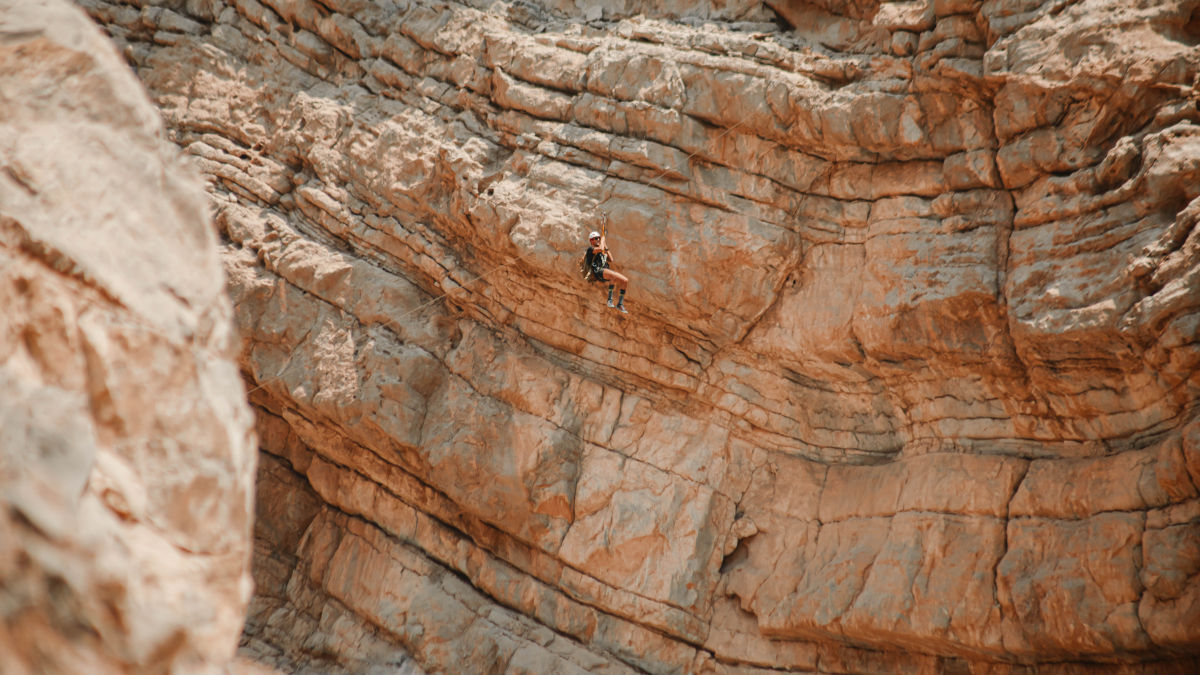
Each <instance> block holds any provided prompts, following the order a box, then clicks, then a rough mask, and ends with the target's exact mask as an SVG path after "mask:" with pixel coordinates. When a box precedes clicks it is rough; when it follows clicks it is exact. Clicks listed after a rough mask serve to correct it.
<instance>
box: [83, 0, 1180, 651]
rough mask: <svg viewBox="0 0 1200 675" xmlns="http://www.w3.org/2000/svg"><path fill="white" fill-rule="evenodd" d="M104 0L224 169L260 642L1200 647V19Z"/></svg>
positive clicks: (1086, 8) (121, 36)
mask: <svg viewBox="0 0 1200 675" xmlns="http://www.w3.org/2000/svg"><path fill="white" fill-rule="evenodd" d="M80 4H82V5H83V6H85V7H86V8H87V9H88V11H89V12H90V13H91V15H92V16H93V17H94V18H95V19H96V20H97V21H98V22H100V23H101V24H103V25H104V26H105V28H106V29H107V30H108V32H109V34H110V35H111V36H112V37H113V39H114V41H115V42H116V43H117V44H118V45H119V46H120V48H121V49H122V50H123V51H124V54H125V55H126V57H127V58H128V59H129V61H130V62H131V63H132V64H133V67H134V68H135V70H136V72H137V75H138V76H139V77H140V78H141V80H142V82H143V83H144V84H145V86H146V87H147V89H148V90H149V91H150V93H151V95H152V97H153V99H154V101H155V102H156V104H157V105H158V106H159V108H160V110H161V112H162V114H163V115H164V117H165V119H166V120H167V126H168V128H169V129H170V134H171V137H172V139H173V140H175V142H176V143H178V144H179V145H180V146H181V147H183V148H185V149H186V150H187V152H188V153H189V154H190V155H191V156H192V158H193V160H194V162H195V163H196V165H197V166H198V167H199V168H200V170H201V171H202V172H203V173H204V174H205V175H206V176H207V177H208V179H209V195H210V200H211V205H212V209H213V212H214V214H215V219H216V222H217V224H218V226H219V228H220V231H221V234H222V237H223V248H222V251H223V253H222V256H223V258H222V259H223V263H224V267H225V270H226V273H227V275H228V277H229V291H230V293H231V295H232V296H233V300H234V305H235V308H236V309H235V313H236V318H237V324H238V326H239V329H240V331H241V334H242V335H243V342H242V351H241V367H242V369H243V372H244V374H245V376H246V377H247V379H248V382H249V389H250V399H251V402H252V404H253V405H254V407H255V410H256V413H257V417H258V425H259V433H260V436H261V438H262V449H263V451H264V453H265V455H264V456H265V457H268V459H265V460H264V466H265V467H269V468H268V469H267V471H268V472H269V473H266V474H263V475H262V476H260V479H259V490H260V495H263V496H264V497H265V498H266V499H267V500H268V502H269V503H271V504H275V503H278V507H277V508H276V507H275V506H271V507H269V508H267V509H265V510H260V521H259V529H258V534H257V550H258V555H257V558H256V560H257V565H258V572H257V575H258V578H259V579H260V588H261V589H269V590H263V591H261V592H260V595H259V596H258V598H257V599H256V600H255V606H254V609H253V610H252V613H251V617H250V621H249V622H248V630H247V633H246V635H245V636H244V638H243V643H244V653H245V654H248V655H250V656H255V657H256V658H261V659H262V660H264V661H265V662H266V663H268V664H274V665H277V666H279V667H296V668H299V667H307V666H306V665H305V664H309V665H313V663H315V662H311V661H309V660H306V659H308V658H309V657H308V656H307V655H311V654H314V653H320V654H325V655H328V659H326V660H325V661H322V662H320V663H319V664H316V665H314V667H325V666H328V667H330V668H342V669H346V670H356V669H362V668H366V667H368V666H369V665H371V664H379V665H386V664H392V665H396V666H397V667H404V668H409V667H420V668H423V669H428V670H431V671H443V670H471V671H474V670H491V669H494V670H497V671H503V670H513V671H518V672H522V671H529V672H547V671H550V670H558V669H567V668H570V667H578V668H582V669H588V670H598V671H618V670H625V669H633V670H638V671H644V672H653V673H668V672H672V673H673V672H746V673H752V672H761V671H773V669H794V670H798V671H801V672H805V671H807V672H831V673H860V672H991V673H1006V672H1014V673H1015V672H1029V671H1030V670H1036V671H1037V672H1047V671H1056V672H1064V673H1067V672H1123V673H1132V672H1145V673H1149V672H1190V671H1191V670H1194V669H1195V668H1196V666H1197V662H1196V658H1197V654H1198V653H1200V629H1198V628H1197V627H1198V626H1200V603H1198V602H1197V597H1198V596H1197V593H1198V591H1197V584H1198V580H1200V577H1198V576H1197V555H1196V551H1195V550H1194V549H1195V546H1194V545H1193V543H1192V542H1193V539H1194V535H1195V530H1196V523H1197V522H1198V518H1200V515H1198V513H1200V512H1198V511H1197V509H1198V508H1200V507H1198V506H1197V504H1198V499H1200V497H1198V495H1200V491H1198V490H1197V486H1198V485H1200V480H1198V477H1200V469H1198V468H1197V467H1200V459H1197V457H1198V455H1197V448H1198V447H1200V444H1198V443H1197V440H1196V438H1197V432H1196V428H1197V427H1196V424H1197V422H1196V411H1197V410H1198V409H1200V407H1198V405H1197V402H1198V400H1200V398H1198V396H1200V380H1197V375H1196V374H1197V372H1200V369H1198V366H1200V349H1198V348H1197V344H1196V335H1197V327H1198V326H1200V291H1198V290H1197V289H1198V288H1200V285H1198V284H1197V280H1198V276H1200V235H1197V232H1198V231H1200V230H1197V227H1196V224H1197V222H1198V221H1200V201H1197V200H1198V198H1200V190H1198V189H1197V187H1196V186H1197V185H1198V184H1200V183H1198V182H1197V180H1196V178H1197V167H1200V163H1198V160H1197V158H1198V157H1200V142H1198V140H1197V139H1200V135H1198V130H1200V112H1198V111H1197V107H1196V106H1197V95H1196V91H1195V83H1196V82H1197V74H1198V70H1200V50H1198V49H1197V46H1198V45H1200V30H1197V25H1198V22H1197V19H1196V17H1195V16H1194V14H1195V11H1194V10H1195V7H1194V3H1191V2H1182V1H1174V0H1171V1H1167V2H1136V1H1133V0H1086V1H1081V2H1039V1H1032V0H1029V1H1025V0H987V1H985V2H980V1H977V0H914V1H911V2H877V1H875V0H861V1H856V2H852V3H844V2H828V1H825V0H819V1H814V2H774V1H771V2H764V3H754V2H721V3H718V2H711V3H709V2H703V3H675V2H657V3H649V2H633V1H629V2H621V3H593V2H573V3H572V2H558V1H547V2H463V3H444V2H432V1H426V0H395V1H393V0H384V1H381V2H372V3H366V2H358V1H356V0H322V1H320V2H312V1H309V0H236V1H233V0H229V1H224V0H194V1H192V0H189V1H188V2H182V1H180V2H166V3H163V2H151V1H150V0H145V1H141V0H133V1H129V0H123V1H121V2H115V1H110V0H80ZM601 228H605V229H606V230H607V234H608V237H609V241H610V243H611V244H612V249H613V253H614V254H615V258H614V265H615V266H616V268H617V269H620V270H622V271H624V272H626V273H628V275H629V276H630V278H631V279H632V283H631V287H630V291H629V295H628V297H627V304H628V305H629V307H630V309H631V314H630V315H629V316H618V315H617V313H615V312H612V311H610V310H608V309H607V308H606V307H605V306H604V300H603V290H602V289H601V288H598V287H597V286H586V285H585V284H584V283H583V282H580V281H577V280H576V279H575V278H574V267H575V265H576V263H577V260H578V258H579V256H580V254H582V252H583V247H584V240H583V236H584V234H585V233H586V232H587V231H589V230H592V229H601ZM289 494H297V495H300V494H303V495H304V496H303V497H295V498H294V499H296V500H297V502H296V503H295V504H292V503H291V502H289V499H292V498H291V497H288V496H287V495H289ZM423 603H424V604H423ZM426 607H432V608H436V610H435V609H425V608H426Z"/></svg>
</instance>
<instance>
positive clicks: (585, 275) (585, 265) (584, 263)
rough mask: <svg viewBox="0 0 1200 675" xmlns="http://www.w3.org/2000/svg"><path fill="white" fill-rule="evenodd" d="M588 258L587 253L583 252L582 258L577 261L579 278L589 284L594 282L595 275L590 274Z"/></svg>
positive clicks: (590, 264) (590, 262)
mask: <svg viewBox="0 0 1200 675" xmlns="http://www.w3.org/2000/svg"><path fill="white" fill-rule="evenodd" d="M590 257H591V256H589V255H588V253H587V251H584V252H583V256H582V257H581V258H580V259H579V278H580V279H583V280H584V281H586V282H589V283H590V282H592V281H595V280H596V275H595V273H593V272H592V261H591V260H589V258H590Z"/></svg>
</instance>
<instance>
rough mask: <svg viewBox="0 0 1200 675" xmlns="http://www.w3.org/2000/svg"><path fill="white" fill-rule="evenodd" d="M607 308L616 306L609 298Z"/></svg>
mask: <svg viewBox="0 0 1200 675" xmlns="http://www.w3.org/2000/svg"><path fill="white" fill-rule="evenodd" d="M608 306H609V307H616V305H614V304H613V301H612V298H609V299H608Z"/></svg>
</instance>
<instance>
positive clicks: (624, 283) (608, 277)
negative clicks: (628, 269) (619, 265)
mask: <svg viewBox="0 0 1200 675" xmlns="http://www.w3.org/2000/svg"><path fill="white" fill-rule="evenodd" d="M604 280H605V281H607V282H608V283H610V284H613V285H614V286H616V287H617V288H618V289H620V290H622V291H623V290H625V289H626V288H628V287H629V277H627V276H625V275H624V274H621V273H620V272H614V271H612V270H604Z"/></svg>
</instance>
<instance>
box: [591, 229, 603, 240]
mask: <svg viewBox="0 0 1200 675" xmlns="http://www.w3.org/2000/svg"><path fill="white" fill-rule="evenodd" d="M599 236H600V233H599V232H596V231H595V230H593V231H592V233H591V234H589V235H588V239H596V238H597V237H599Z"/></svg>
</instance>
